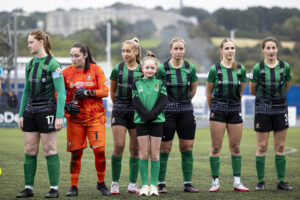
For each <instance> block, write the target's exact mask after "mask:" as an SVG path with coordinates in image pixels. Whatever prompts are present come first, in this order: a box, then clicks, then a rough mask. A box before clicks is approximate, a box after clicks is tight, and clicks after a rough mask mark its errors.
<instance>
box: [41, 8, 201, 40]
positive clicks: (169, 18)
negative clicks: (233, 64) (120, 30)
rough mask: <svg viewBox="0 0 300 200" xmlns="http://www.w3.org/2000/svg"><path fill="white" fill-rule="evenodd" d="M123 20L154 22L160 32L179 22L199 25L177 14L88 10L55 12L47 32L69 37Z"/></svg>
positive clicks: (143, 10)
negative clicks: (107, 23)
mask: <svg viewBox="0 0 300 200" xmlns="http://www.w3.org/2000/svg"><path fill="white" fill-rule="evenodd" d="M119 19H122V20H124V21H127V22H129V23H136V22H137V21H139V20H152V22H153V24H154V25H155V27H156V29H157V30H158V31H161V30H162V29H163V28H164V27H167V26H176V25H177V24H178V23H179V22H185V23H189V24H197V23H198V22H197V19H196V17H184V16H182V15H179V14H177V13H175V12H165V11H161V10H147V9H142V8H136V9H113V8H107V9H87V10H71V11H53V12H49V13H47V16H46V32H48V33H50V34H58V35H63V36H68V35H70V34H72V33H75V32H77V31H80V30H83V29H92V30H93V29H95V28H96V26H97V25H98V24H100V23H105V22H107V21H108V20H112V21H113V22H116V21H117V20H119Z"/></svg>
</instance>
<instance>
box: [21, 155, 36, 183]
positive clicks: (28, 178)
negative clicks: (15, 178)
mask: <svg viewBox="0 0 300 200" xmlns="http://www.w3.org/2000/svg"><path fill="white" fill-rule="evenodd" d="M36 166H37V156H36V155H35V156H30V155H27V154H26V153H25V158H24V179H25V185H28V186H33V185H34V176H35V172H36Z"/></svg>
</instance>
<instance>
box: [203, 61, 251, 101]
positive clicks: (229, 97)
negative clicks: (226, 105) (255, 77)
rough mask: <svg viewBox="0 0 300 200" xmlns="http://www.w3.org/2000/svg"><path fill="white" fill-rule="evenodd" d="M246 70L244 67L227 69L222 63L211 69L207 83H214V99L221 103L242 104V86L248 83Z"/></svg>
mask: <svg viewBox="0 0 300 200" xmlns="http://www.w3.org/2000/svg"><path fill="white" fill-rule="evenodd" d="M246 80H247V77H246V69H245V67H244V66H243V65H240V67H235V68H234V69H228V68H226V67H225V66H224V65H223V64H222V63H219V64H217V65H213V66H211V67H210V70H209V73H208V77H207V79H206V81H207V82H210V83H213V84H214V88H213V92H214V95H213V98H214V99H218V100H219V101H235V102H240V101H241V97H240V90H239V89H240V85H241V82H246Z"/></svg>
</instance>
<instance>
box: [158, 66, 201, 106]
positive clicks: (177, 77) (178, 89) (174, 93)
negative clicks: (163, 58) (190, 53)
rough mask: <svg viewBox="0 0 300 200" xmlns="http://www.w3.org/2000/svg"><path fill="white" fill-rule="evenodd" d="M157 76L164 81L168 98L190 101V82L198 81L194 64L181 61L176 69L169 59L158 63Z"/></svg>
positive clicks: (184, 101) (177, 100) (176, 100)
mask: <svg viewBox="0 0 300 200" xmlns="http://www.w3.org/2000/svg"><path fill="white" fill-rule="evenodd" d="M157 78H158V79H162V80H163V81H164V82H165V83H166V86H167V92H168V97H169V100H170V101H173V102H182V103H186V102H190V101H191V95H190V87H191V83H193V82H196V81H198V77H197V75H196V68H195V65H193V64H192V63H189V62H187V61H184V62H182V66H181V67H180V68H178V69H176V68H174V67H173V66H172V65H171V64H170V62H169V61H167V62H165V63H164V64H160V65H159V66H158V71H157Z"/></svg>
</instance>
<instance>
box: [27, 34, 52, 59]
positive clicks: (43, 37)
mask: <svg viewBox="0 0 300 200" xmlns="http://www.w3.org/2000/svg"><path fill="white" fill-rule="evenodd" d="M29 35H32V36H34V38H35V39H36V40H39V41H40V40H43V41H44V49H45V51H46V53H47V54H49V55H51V56H53V53H52V51H51V44H50V36H49V35H47V34H46V33H45V32H44V31H42V30H34V31H31V32H30V33H29Z"/></svg>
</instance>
